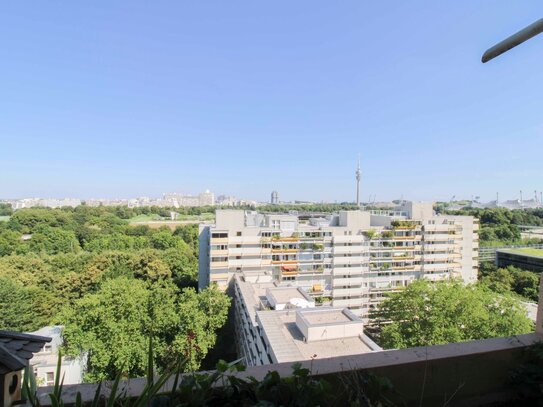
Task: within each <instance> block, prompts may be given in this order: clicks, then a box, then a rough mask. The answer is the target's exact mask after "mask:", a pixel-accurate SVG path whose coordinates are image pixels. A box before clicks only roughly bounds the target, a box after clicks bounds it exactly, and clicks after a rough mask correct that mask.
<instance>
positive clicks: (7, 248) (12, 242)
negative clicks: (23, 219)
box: [0, 230, 28, 257]
mask: <svg viewBox="0 0 543 407" xmlns="http://www.w3.org/2000/svg"><path fill="white" fill-rule="evenodd" d="M27 251H28V246H27V245H25V243H24V242H23V241H22V238H21V234H20V233H17V232H13V231H11V230H2V231H0V257H2V256H8V255H10V254H12V253H17V254H21V253H26V252H27Z"/></svg>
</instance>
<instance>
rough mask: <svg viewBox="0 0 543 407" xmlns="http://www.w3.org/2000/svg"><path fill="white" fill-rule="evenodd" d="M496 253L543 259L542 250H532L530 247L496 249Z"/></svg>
mask: <svg viewBox="0 0 543 407" xmlns="http://www.w3.org/2000/svg"><path fill="white" fill-rule="evenodd" d="M496 251H497V252H500V253H510V254H519V255H521V256H528V257H538V258H543V249H533V248H530V247H526V248H518V249H498V250H496Z"/></svg>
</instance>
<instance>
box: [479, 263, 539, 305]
mask: <svg viewBox="0 0 543 407" xmlns="http://www.w3.org/2000/svg"><path fill="white" fill-rule="evenodd" d="M539 278H540V274H539V273H535V272H533V271H529V270H523V269H521V268H518V267H514V266H507V267H503V268H498V267H497V266H496V265H495V264H494V263H492V262H485V263H481V264H480V265H479V281H480V283H481V284H484V285H486V286H487V287H489V288H490V289H491V290H492V291H494V292H497V293H500V294H513V295H515V296H518V297H519V298H520V299H521V300H524V301H532V302H537V300H538V297H539Z"/></svg>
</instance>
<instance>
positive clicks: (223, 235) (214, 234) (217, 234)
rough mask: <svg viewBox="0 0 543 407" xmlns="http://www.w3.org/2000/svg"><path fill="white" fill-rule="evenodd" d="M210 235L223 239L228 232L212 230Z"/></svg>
mask: <svg viewBox="0 0 543 407" xmlns="http://www.w3.org/2000/svg"><path fill="white" fill-rule="evenodd" d="M211 237H212V238H216V239H223V238H225V237H228V233H218V232H214V233H212V234H211Z"/></svg>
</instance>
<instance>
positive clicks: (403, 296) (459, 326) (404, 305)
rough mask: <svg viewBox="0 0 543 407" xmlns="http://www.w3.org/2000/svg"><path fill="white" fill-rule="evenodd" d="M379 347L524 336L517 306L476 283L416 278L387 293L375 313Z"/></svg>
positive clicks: (528, 326) (526, 328) (527, 324)
mask: <svg viewBox="0 0 543 407" xmlns="http://www.w3.org/2000/svg"><path fill="white" fill-rule="evenodd" d="M378 318H379V320H380V322H384V321H390V323H386V324H384V326H383V328H382V332H381V344H382V345H383V346H384V347H385V348H407V347H413V346H427V345H438V344H444V343H450V342H461V341H468V340H475V339H484V338H492V337H500V336H511V335H517V334H523V333H528V332H531V331H532V330H533V323H532V322H531V321H530V320H529V319H528V318H527V317H526V310H525V309H524V308H523V306H522V304H520V302H519V301H518V300H517V299H515V298H512V297H510V296H508V295H504V294H496V293H494V292H492V291H491V290H490V289H489V288H487V287H485V286H482V285H468V286H466V285H464V284H463V283H462V282H459V281H442V282H429V281H427V280H419V281H415V282H413V283H412V284H410V285H409V286H408V287H407V288H406V289H404V290H403V291H401V292H398V293H393V294H391V295H390V297H389V298H388V299H386V300H385V301H384V302H383V303H382V304H381V306H380V307H379V311H378Z"/></svg>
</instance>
